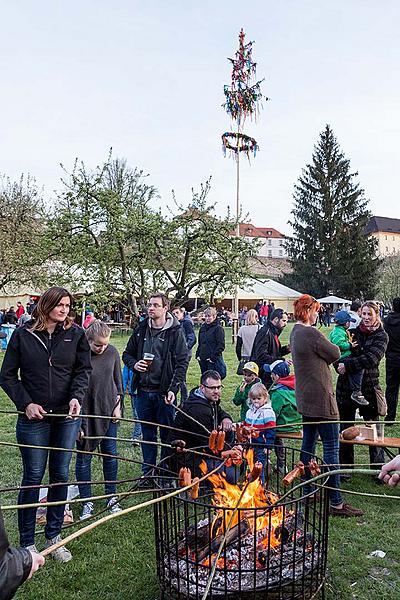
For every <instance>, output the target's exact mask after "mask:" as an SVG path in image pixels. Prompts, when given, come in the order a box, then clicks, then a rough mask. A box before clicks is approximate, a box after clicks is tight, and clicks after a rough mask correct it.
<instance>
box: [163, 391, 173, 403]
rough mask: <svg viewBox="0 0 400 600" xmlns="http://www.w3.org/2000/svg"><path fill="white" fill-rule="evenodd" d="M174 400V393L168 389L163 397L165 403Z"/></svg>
mask: <svg viewBox="0 0 400 600" xmlns="http://www.w3.org/2000/svg"><path fill="white" fill-rule="evenodd" d="M174 401H175V394H174V392H171V391H169V392H168V394H167V395H166V397H165V404H173V403H174Z"/></svg>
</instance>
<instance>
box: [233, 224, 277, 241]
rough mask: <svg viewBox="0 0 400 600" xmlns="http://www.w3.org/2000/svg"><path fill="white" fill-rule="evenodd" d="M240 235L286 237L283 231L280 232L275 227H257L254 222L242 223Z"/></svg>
mask: <svg viewBox="0 0 400 600" xmlns="http://www.w3.org/2000/svg"><path fill="white" fill-rule="evenodd" d="M239 233H240V235H243V236H247V237H262V238H281V239H282V238H285V237H286V236H285V235H283V233H279V231H277V230H276V229H274V228H273V227H255V226H254V225H253V224H252V223H240V225H239Z"/></svg>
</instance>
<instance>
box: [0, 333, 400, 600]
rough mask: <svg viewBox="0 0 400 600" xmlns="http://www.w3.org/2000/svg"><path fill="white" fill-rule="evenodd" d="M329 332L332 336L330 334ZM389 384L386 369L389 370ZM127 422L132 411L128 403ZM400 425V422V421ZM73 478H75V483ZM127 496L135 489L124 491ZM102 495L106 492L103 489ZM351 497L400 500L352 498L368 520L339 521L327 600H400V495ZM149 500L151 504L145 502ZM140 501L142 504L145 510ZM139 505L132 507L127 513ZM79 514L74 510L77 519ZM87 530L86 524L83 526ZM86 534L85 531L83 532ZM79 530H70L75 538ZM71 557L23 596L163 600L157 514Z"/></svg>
mask: <svg viewBox="0 0 400 600" xmlns="http://www.w3.org/2000/svg"><path fill="white" fill-rule="evenodd" d="M325 331H326V330H325ZM289 334H290V326H289V327H287V329H286V330H285V331H284V332H283V334H282V341H283V342H285V340H287V339H288V337H289ZM229 336H230V330H227V331H226V338H227V339H226V341H227V351H226V353H225V359H226V362H227V365H228V373H229V375H228V377H227V379H226V380H225V382H224V390H223V404H224V406H225V408H227V409H229V410H230V412H231V414H232V415H233V416H234V417H238V409H237V408H236V407H234V406H233V405H232V402H230V398H231V397H232V394H233V391H234V389H235V387H236V386H237V385H238V382H239V378H238V377H237V376H236V375H234V373H235V372H236V366H237V360H236V356H235V353H234V350H233V346H232V345H231V343H230V341H231V340H230V338H229ZM126 341H127V338H126V337H123V336H116V337H115V338H114V339H113V340H112V342H113V343H114V345H115V346H116V347H117V348H118V349H119V350H120V351H122V350H123V349H124V347H125V345H126ZM381 375H382V384H383V385H384V368H383V364H382V365H381ZM198 379H199V369H198V366H197V364H196V362H195V361H194V360H192V362H191V365H190V369H189V373H188V382H189V385H190V386H192V387H194V386H195V385H196V384H197V382H198ZM12 407H13V405H12V404H11V402H10V401H9V400H8V399H7V397H6V396H5V395H4V394H3V393H0V408H2V409H10V408H11V409H12ZM127 414H129V407H128V403H127ZM398 418H399V415H398ZM14 430H15V417H14V416H10V415H0V440H1V441H15V431H14ZM120 435H121V437H129V435H130V426H129V425H127V424H124V425H122V426H121V431H120ZM390 435H393V436H395V435H396V436H400V426H394V427H392V428H391V430H390ZM120 453H121V454H122V455H124V456H127V457H130V458H135V459H137V460H139V459H140V453H139V450H138V449H136V448H132V446H130V445H129V444H123V443H120ZM356 460H357V461H358V462H362V463H365V462H367V460H368V458H367V452H366V451H365V450H364V449H363V448H361V447H358V448H357V449H356ZM93 463H94V465H93V466H94V471H93V478H98V479H101V478H102V475H101V468H100V467H101V464H100V462H99V461H98V460H97V459H94V461H93ZM0 469H1V471H0V484H1V486H2V487H3V486H12V485H18V484H19V483H20V479H21V461H20V458H19V453H18V450H17V449H16V448H12V447H1V459H0ZM138 473H139V468H138V466H137V465H135V466H132V464H131V463H123V462H121V463H120V468H119V478H120V479H124V478H129V477H132V476H135V475H136V474H138ZM72 475H73V472H71V478H73V477H72ZM121 488H122V489H126V488H127V485H122V486H121ZM95 489H96V493H97V494H101V493H102V489H101V486H98V487H96V488H95ZM343 489H344V491H345V490H349V491H357V492H367V493H378V494H383V493H387V494H391V495H396V498H395V499H382V498H371V497H363V496H350V495H346V500H347V501H349V502H351V503H352V504H354V505H355V506H358V507H360V508H362V509H363V510H364V511H365V514H364V516H363V517H361V518H359V519H357V520H355V519H343V520H341V519H331V520H330V539H329V558H328V572H329V577H328V582H327V587H326V591H327V593H326V598H327V600H348V599H351V598H357V599H358V600H378V599H385V600H396V599H399V598H400V544H399V539H400V536H399V522H400V489H399V488H397V490H396V491H392V490H389V489H388V488H385V489H383V488H382V487H378V486H376V484H374V483H373V481H372V480H371V478H370V477H368V476H354V477H353V481H352V482H351V484H347V485H345V486H344V488H343ZM140 498H141V500H143V496H142V495H141V496H140ZM0 501H1V504H2V505H5V504H10V503H14V502H15V501H16V493H15V492H13V493H9V494H4V493H3V494H1V495H0ZM138 501H139V500H137V502H138ZM131 503H133V500H131V499H130V500H126V501H125V502H124V506H125V507H126V506H128V505H130V504H131ZM95 506H96V508H97V509H98V510H101V509H102V508H103V507H104V504H103V501H101V500H99V501H97V502H96V503H95ZM78 511H79V509H78V508H75V509H74V514H75V518H77V517H78ZM6 524H7V529H8V532H9V536H10V540H11V541H12V542H13V543H14V544H17V542H18V533H17V525H16V512H15V511H7V513H6ZM78 524H79V521H78ZM78 527H79V525H78ZM75 528H76V525H74V526H73V528H72V529H70V530H69V532H71V531H72V530H74V529H75ZM37 545H38V546H39V548H41V547H42V545H43V536H42V535H38V536H37ZM70 549H71V551H72V552H73V555H74V560H73V561H72V562H71V563H69V564H67V565H58V564H55V563H54V562H52V561H51V560H48V561H47V564H46V566H45V568H44V569H42V570H41V571H40V573H38V574H37V575H36V576H35V577H34V578H33V580H32V581H31V582H29V583H27V584H26V585H25V586H23V587H22V588H21V589H20V591H19V592H18V594H17V598H18V599H19V600H55V599H57V600H78V599H79V600H81V598H82V597H84V598H86V599H87V600H98V598H101V599H102V600H123V599H127V598H135V600H156V599H158V598H159V597H160V594H159V590H158V585H157V575H156V566H155V545H154V531H153V514H152V511H151V509H144V510H140V511H138V512H135V513H133V514H131V515H127V516H126V517H122V518H119V519H114V520H113V521H112V523H111V524H105V525H103V526H101V527H99V528H97V529H96V530H95V531H93V532H91V533H89V534H88V535H86V536H83V537H82V538H80V539H79V540H77V541H75V542H72V543H71V545H70ZM374 550H383V551H384V552H386V556H385V558H383V559H380V558H368V555H369V554H370V553H371V552H372V551H374Z"/></svg>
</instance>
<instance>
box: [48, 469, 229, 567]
mask: <svg viewBox="0 0 400 600" xmlns="http://www.w3.org/2000/svg"><path fill="white" fill-rule="evenodd" d="M220 468H221V465H218V467H216V468H215V469H213V470H212V471H210V472H209V473H206V475H203V477H201V478H200V479H199V481H200V482H202V481H205V480H206V479H208V477H209V476H210V475H214V473H216V472H217V471H218V470H219V469H220ZM197 483H198V482H194V483H191V484H190V485H187V486H186V487H184V488H178V489H177V490H175V491H174V492H170V493H169V494H165V495H164V496H160V497H159V498H153V499H152V500H147V501H146V502H142V503H141V504H135V506H130V507H129V508H124V509H123V510H121V511H120V512H117V513H112V514H111V515H106V516H105V517H102V518H101V519H99V520H98V521H95V522H94V523H91V524H90V525H87V526H86V527H82V529H79V530H78V531H74V533H71V535H69V536H67V537H66V538H65V539H64V540H61V541H59V542H57V543H56V544H53V545H52V546H49V547H48V548H45V549H44V550H42V552H40V554H41V555H42V556H47V555H48V554H51V553H52V552H54V550H57V549H58V548H61V546H65V545H66V544H69V542H72V540H75V539H77V538H78V537H81V536H82V535H84V534H85V533H89V531H92V530H93V529H95V528H96V527H98V526H99V525H102V524H103V523H107V521H111V519H116V518H117V517H122V516H123V515H127V514H129V513H131V512H134V511H135V510H139V508H145V507H147V506H152V505H153V504H158V503H159V502H163V501H164V500H168V498H173V496H177V495H178V494H181V493H182V492H187V491H188V490H190V489H191V488H192V487H193V486H194V485H197Z"/></svg>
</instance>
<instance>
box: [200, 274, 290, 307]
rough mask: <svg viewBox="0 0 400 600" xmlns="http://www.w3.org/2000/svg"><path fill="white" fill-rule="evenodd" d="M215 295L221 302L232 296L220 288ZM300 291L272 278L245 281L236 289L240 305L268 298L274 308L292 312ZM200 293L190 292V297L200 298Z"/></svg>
mask: <svg viewBox="0 0 400 600" xmlns="http://www.w3.org/2000/svg"><path fill="white" fill-rule="evenodd" d="M216 296H217V297H218V298H220V299H221V301H222V304H224V301H225V300H231V299H232V298H234V296H235V295H234V294H233V293H232V292H224V291H223V290H220V291H218V292H217V294H216ZM300 296H301V293H300V292H298V291H296V290H293V289H292V288H289V287H287V286H286V285H282V284H281V283H278V282H277V281H274V280H273V279H264V280H261V279H258V280H252V281H248V282H246V283H245V284H244V285H243V287H240V288H239V290H238V297H239V301H240V304H241V306H243V305H244V304H246V301H247V302H248V306H249V308H251V304H252V303H253V302H254V303H255V302H256V301H257V300H270V301H271V302H273V303H274V304H275V307H276V308H283V309H284V310H286V311H288V312H293V302H294V300H296V298H299V297H300ZM201 297H202V296H201V293H199V292H198V293H195V292H192V293H191V294H190V298H201Z"/></svg>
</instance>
